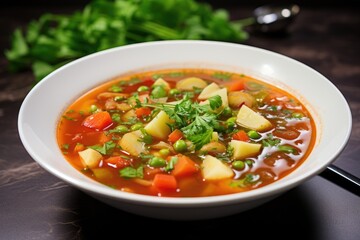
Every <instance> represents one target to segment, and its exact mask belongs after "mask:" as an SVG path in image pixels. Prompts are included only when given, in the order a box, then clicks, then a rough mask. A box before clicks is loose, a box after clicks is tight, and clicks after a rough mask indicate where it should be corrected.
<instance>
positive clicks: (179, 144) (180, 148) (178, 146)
mask: <svg viewBox="0 0 360 240" xmlns="http://www.w3.org/2000/svg"><path fill="white" fill-rule="evenodd" d="M173 147H174V149H175V151H177V152H184V151H186V149H187V145H186V142H185V141H184V140H181V139H180V140H177V141H176V142H175V143H174V144H173Z"/></svg>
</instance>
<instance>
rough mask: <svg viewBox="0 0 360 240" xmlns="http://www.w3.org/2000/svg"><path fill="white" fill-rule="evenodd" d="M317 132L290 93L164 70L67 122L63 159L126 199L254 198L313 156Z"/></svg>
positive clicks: (117, 85) (61, 135) (221, 75)
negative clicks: (135, 196) (242, 195)
mask: <svg viewBox="0 0 360 240" xmlns="http://www.w3.org/2000/svg"><path fill="white" fill-rule="evenodd" d="M315 134H316V131H315V125H314V121H313V119H312V117H311V115H310V114H309V112H308V110H307V109H306V108H305V106H304V105H303V104H302V103H301V101H300V100H299V99H297V98H296V97H295V96H293V95H291V94H290V93H288V92H286V91H284V90H282V89H280V88H277V87H276V86H272V85H270V84H269V83H265V82H263V81H261V80H258V79H254V78H252V77H249V76H245V75H243V74H236V73H229V72H222V71H217V70H209V69H181V70H179V69H176V70H174V69H167V70H161V71H152V72H144V73H138V74H132V75H124V76H119V77H117V78H115V79H113V80H111V81H108V82H107V83H104V84H102V85H100V86H98V87H96V88H94V89H93V90H91V91H89V92H88V93H86V94H84V95H83V96H81V97H80V98H79V99H77V100H76V101H75V102H74V103H72V104H71V105H70V106H69V107H68V109H66V111H65V112H64V113H63V114H62V117H61V119H60V120H59V123H58V129H57V138H58V144H59V147H60V148H61V151H62V152H63V155H64V157H65V158H66V159H67V160H68V161H69V162H70V163H71V164H72V165H73V166H74V167H75V168H76V169H78V170H79V171H81V172H82V173H83V174H85V175H87V176H89V177H90V178H92V179H94V180H95V181H98V182H101V183H103V184H105V185H107V186H109V187H111V188H114V189H118V190H121V191H126V192H132V193H138V194H146V195H154V196H168V197H202V196H215V195H223V194H231V193H238V192H244V191H249V190H252V189H256V188H259V187H262V186H265V185H268V184H271V183H272V182H274V181H277V180H279V179H281V178H282V177H284V176H286V175H287V174H289V173H290V172H292V171H294V170H295V169H296V168H297V167H298V166H299V165H300V164H301V163H302V162H303V161H305V159H306V158H307V156H308V155H309V153H310V151H311V149H312V148H313V145H314V141H315Z"/></svg>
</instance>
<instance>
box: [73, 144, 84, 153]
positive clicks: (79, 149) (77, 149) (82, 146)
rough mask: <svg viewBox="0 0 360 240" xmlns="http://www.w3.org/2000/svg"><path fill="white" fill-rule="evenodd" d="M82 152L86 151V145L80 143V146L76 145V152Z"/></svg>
mask: <svg viewBox="0 0 360 240" xmlns="http://www.w3.org/2000/svg"><path fill="white" fill-rule="evenodd" d="M82 150H85V146H84V144H81V143H78V144H76V145H75V147H74V152H80V151H82Z"/></svg>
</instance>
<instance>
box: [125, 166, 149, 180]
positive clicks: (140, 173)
mask: <svg viewBox="0 0 360 240" xmlns="http://www.w3.org/2000/svg"><path fill="white" fill-rule="evenodd" d="M119 174H120V177H123V178H143V177H144V169H143V166H140V167H138V168H133V167H126V168H123V169H121V170H120V171H119Z"/></svg>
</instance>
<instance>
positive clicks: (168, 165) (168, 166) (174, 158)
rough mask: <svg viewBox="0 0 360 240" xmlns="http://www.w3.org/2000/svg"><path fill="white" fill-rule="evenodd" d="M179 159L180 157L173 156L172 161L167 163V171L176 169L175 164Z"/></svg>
mask: <svg viewBox="0 0 360 240" xmlns="http://www.w3.org/2000/svg"><path fill="white" fill-rule="evenodd" d="M177 161H178V157H171V158H170V161H169V162H168V163H167V165H166V166H165V168H164V170H165V171H166V172H170V171H172V170H173V169H174V166H175V164H176V163H177Z"/></svg>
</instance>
